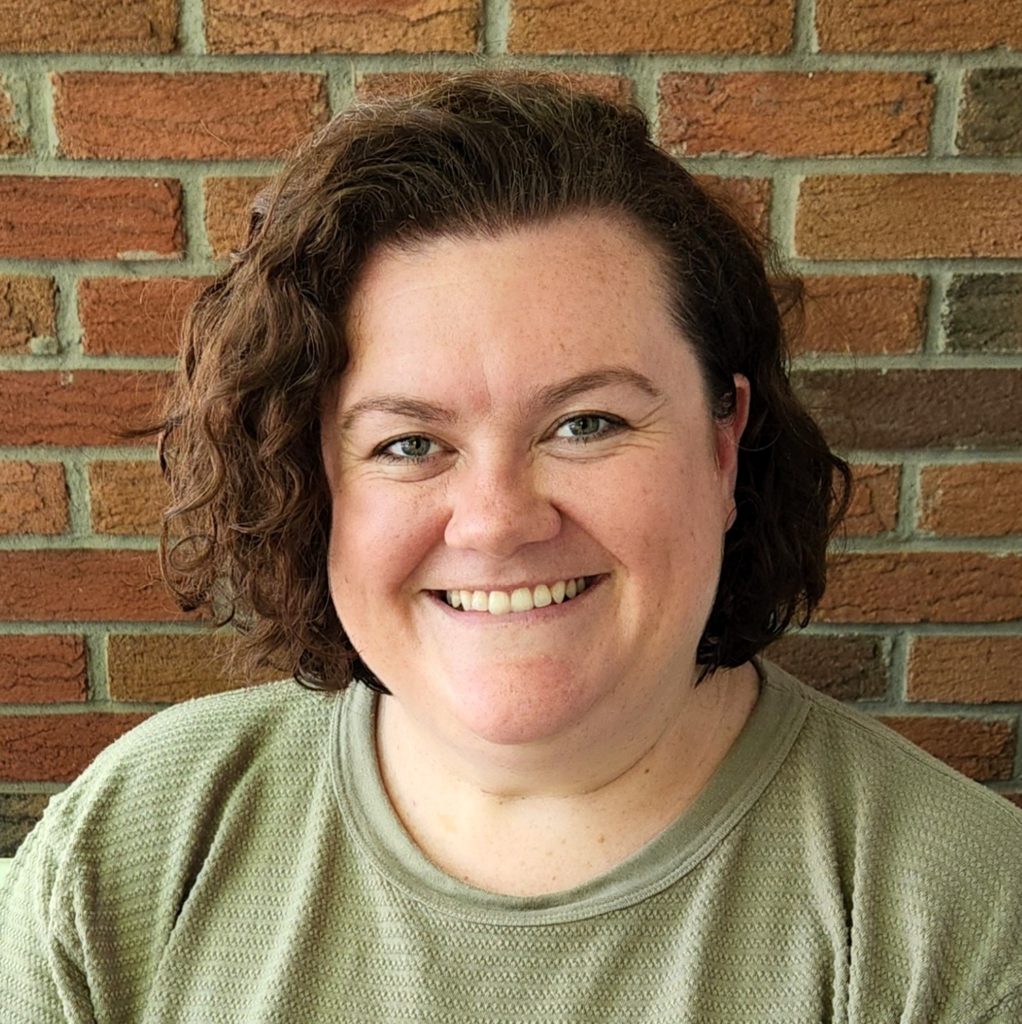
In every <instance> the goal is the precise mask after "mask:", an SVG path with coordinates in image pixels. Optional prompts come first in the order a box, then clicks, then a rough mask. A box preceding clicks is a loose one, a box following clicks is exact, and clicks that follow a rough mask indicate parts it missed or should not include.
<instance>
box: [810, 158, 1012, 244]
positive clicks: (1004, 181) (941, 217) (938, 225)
mask: <svg viewBox="0 0 1022 1024" xmlns="http://www.w3.org/2000/svg"><path fill="white" fill-rule="evenodd" d="M795 247H796V249H797V251H798V253H799V255H802V256H809V257H812V258H815V259H851V260H874V259H913V258H925V257H956V256H1022V175H1013V174H862V175H853V174H847V175H838V174H835V175H820V176H816V177H809V178H806V179H805V180H804V181H803V182H802V186H801V189H800V192H799V201H798V213H797V215H796V221H795Z"/></svg>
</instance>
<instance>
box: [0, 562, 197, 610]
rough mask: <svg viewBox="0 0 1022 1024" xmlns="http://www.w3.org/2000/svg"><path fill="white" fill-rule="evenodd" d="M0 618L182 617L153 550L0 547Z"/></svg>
mask: <svg viewBox="0 0 1022 1024" xmlns="http://www.w3.org/2000/svg"><path fill="white" fill-rule="evenodd" d="M0 579H2V580H3V581H4V586H3V588H0V619H10V620H12V621H15V622H31V621H34V620H43V621H56V622H103V621H106V620H112V621H122V622H158V621H171V620H179V619H181V618H182V617H183V615H182V613H181V612H179V611H178V610H177V608H176V606H175V605H174V604H173V602H172V600H171V598H170V596H169V593H168V591H167V590H166V588H165V587H164V585H163V583H162V582H161V581H160V579H159V560H158V558H157V555H156V552H155V551H103V550H94V549H88V550H80V549H57V550H39V551H0Z"/></svg>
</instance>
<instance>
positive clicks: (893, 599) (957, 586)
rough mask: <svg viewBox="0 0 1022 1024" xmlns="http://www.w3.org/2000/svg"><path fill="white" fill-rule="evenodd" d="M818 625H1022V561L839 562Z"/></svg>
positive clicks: (915, 557) (862, 558)
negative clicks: (825, 623)
mask: <svg viewBox="0 0 1022 1024" xmlns="http://www.w3.org/2000/svg"><path fill="white" fill-rule="evenodd" d="M817 618H818V619H819V620H820V621H823V622H863V623H867V622H886V623H895V622H1011V621H1013V620H1014V619H1018V618H1022V555H1015V554H1011V555H990V554H985V553H981V552H975V551H899V552H875V553H868V554H867V553H854V554H843V555H833V556H832V557H831V558H830V560H829V563H828V575H827V592H826V593H825V594H824V596H823V600H822V602H821V603H820V606H819V608H818V610H817Z"/></svg>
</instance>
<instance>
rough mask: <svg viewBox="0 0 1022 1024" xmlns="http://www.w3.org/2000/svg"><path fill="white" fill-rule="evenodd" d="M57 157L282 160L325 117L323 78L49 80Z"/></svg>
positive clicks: (83, 75)
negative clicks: (58, 146) (282, 156)
mask: <svg viewBox="0 0 1022 1024" xmlns="http://www.w3.org/2000/svg"><path fill="white" fill-rule="evenodd" d="M52 80H53V90H54V97H53V98H54V123H55V124H56V127H57V132H58V135H59V137H60V153H61V155H62V156H67V157H74V158H85V159H111V160H221V159H232V158H233V159H246V158H255V157H275V156H280V155H282V154H284V153H286V152H287V151H289V150H290V149H292V148H293V147H294V145H295V143H296V142H298V141H299V140H300V139H302V138H304V137H305V136H306V135H308V134H309V132H311V131H312V130H313V129H315V128H317V127H318V126H320V125H322V124H323V123H324V122H325V121H326V120H327V116H328V108H327V100H326V90H325V86H324V79H323V76H322V75H308V74H297V73H294V72H281V73H263V74H227V73H184V72H178V73H173V74H157V73H145V74H132V73H108V72H89V71H73V72H65V73H64V74H57V75H53V76H52Z"/></svg>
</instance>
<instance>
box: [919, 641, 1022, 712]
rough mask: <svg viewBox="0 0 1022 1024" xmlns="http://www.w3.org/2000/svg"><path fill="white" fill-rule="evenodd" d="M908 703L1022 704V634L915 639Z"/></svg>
mask: <svg viewBox="0 0 1022 1024" xmlns="http://www.w3.org/2000/svg"><path fill="white" fill-rule="evenodd" d="M908 699H909V700H933V701H945V702H947V703H958V704H989V703H992V702H993V701H1018V702H1022V636H917V637H915V638H914V639H913V641H912V647H911V650H910V652H909V657H908Z"/></svg>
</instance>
